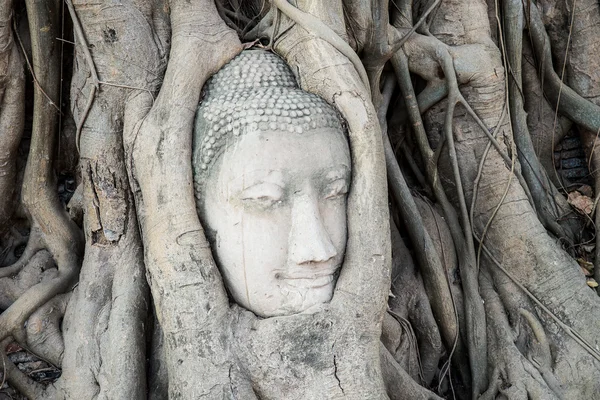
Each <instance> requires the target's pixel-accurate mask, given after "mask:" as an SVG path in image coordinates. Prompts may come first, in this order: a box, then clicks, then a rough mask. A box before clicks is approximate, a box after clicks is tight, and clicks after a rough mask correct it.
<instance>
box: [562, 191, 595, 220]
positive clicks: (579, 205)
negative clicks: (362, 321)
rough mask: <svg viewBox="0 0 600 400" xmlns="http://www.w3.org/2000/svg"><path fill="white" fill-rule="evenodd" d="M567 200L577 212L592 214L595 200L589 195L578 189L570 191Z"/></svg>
mask: <svg viewBox="0 0 600 400" xmlns="http://www.w3.org/2000/svg"><path fill="white" fill-rule="evenodd" d="M567 202H568V203H569V204H570V205H571V206H572V207H573V208H575V210H576V211H577V212H579V213H580V214H583V215H590V214H591V213H592V211H593V210H594V200H592V199H591V198H590V197H588V196H584V195H582V194H581V193H579V192H578V191H573V192H571V193H569V197H568V198H567Z"/></svg>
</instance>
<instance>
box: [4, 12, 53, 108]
mask: <svg viewBox="0 0 600 400" xmlns="http://www.w3.org/2000/svg"><path fill="white" fill-rule="evenodd" d="M13 27H14V30H15V36H16V37H17V41H18V42H19V47H20V48H21V51H22V52H23V57H25V62H26V63H27V68H28V69H29V72H30V73H31V77H32V78H33V83H35V86H36V87H37V88H38V89H39V90H40V92H42V94H43V95H44V97H45V98H46V99H47V100H48V103H50V105H52V107H54V108H56V111H58V112H59V114H60V113H61V111H60V108H59V107H58V106H57V105H56V103H55V102H54V100H52V99H51V98H50V96H48V94H47V93H46V92H45V91H44V88H43V87H42V85H40V82H39V81H38V79H37V77H36V76H35V72H34V71H33V66H32V65H31V62H30V60H29V57H28V56H27V52H26V51H25V46H23V42H22V41H21V36H20V35H19V31H18V30H17V23H16V21H13Z"/></svg>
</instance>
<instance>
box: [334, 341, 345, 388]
mask: <svg viewBox="0 0 600 400" xmlns="http://www.w3.org/2000/svg"><path fill="white" fill-rule="evenodd" d="M334 346H335V343H334V344H333V345H332V346H331V350H333V348H334ZM337 371H338V365H337V357H336V356H335V353H333V376H334V377H335V380H336V381H337V383H338V387H339V388H340V390H341V391H342V394H343V395H344V396H345V395H346V392H345V391H344V387H343V386H342V381H341V380H340V377H339V376H338V374H337Z"/></svg>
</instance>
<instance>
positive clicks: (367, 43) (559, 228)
mask: <svg viewBox="0 0 600 400" xmlns="http://www.w3.org/2000/svg"><path fill="white" fill-rule="evenodd" d="M588 3H589V4H588ZM599 26H600V7H599V6H598V4H597V2H595V1H592V0H589V1H584V0H580V1H571V0H569V1H567V2H560V1H553V0H538V1H535V2H525V3H524V2H521V1H513V0H495V1H491V0H488V1H487V2H486V1H484V0H468V1H464V0H445V1H439V0H435V1H422V0H400V1H395V2H388V1H366V0H329V1H322V0H294V1H288V0H271V1H258V0H245V1H240V0H190V1H186V2H183V1H164V0H118V1H114V2H110V3H93V2H89V1H86V0H66V1H65V2H64V4H63V3H61V2H58V1H40V0H18V1H17V0H15V1H5V2H4V3H3V4H2V5H0V267H1V268H0V310H3V312H2V314H0V341H1V342H2V346H3V347H2V349H1V350H2V351H0V356H2V360H3V363H4V364H3V365H5V368H4V369H3V372H2V381H6V382H7V383H8V385H7V386H6V387H5V386H3V387H1V388H0V393H2V392H6V393H8V394H9V395H11V396H24V397H25V398H30V399H44V398H49V399H111V400H112V399H145V398H150V399H163V398H172V399H199V398H210V399H222V398H227V399H234V398H241V399H281V398H285V399H323V398H327V399H336V398H350V399H386V398H389V399H393V400H396V399H420V398H423V399H438V398H461V399H476V398H480V397H481V398H486V399H488V398H489V399H492V398H502V399H504V398H508V399H521V398H543V399H554V398H557V399H593V398H595V397H596V396H595V393H597V392H598V391H599V390H600V352H599V351H598V348H599V346H600V339H599V337H600V336H599V335H598V333H599V332H600V308H597V307H599V306H600V300H599V299H598V294H597V293H596V290H594V289H593V288H594V287H596V286H597V283H596V282H597V281H599V280H600V267H596V268H595V269H594V268H593V266H594V265H598V263H600V242H598V240H599V239H598V238H599V237H600V235H597V234H596V232H595V230H596V228H595V227H596V226H599V224H600V217H599V215H600V214H597V213H595V205H596V203H597V200H598V194H597V191H598V185H599V184H600V175H598V173H597V170H598V168H600V164H599V162H600V158H599V157H600V156H599V155H598V154H599V153H598V150H597V145H598V144H600V142H598V132H600V103H599V101H600V100H598V99H599V98H600V94H599V93H598V88H600V76H598V72H597V71H598V66H599V65H600V59H599V58H598V57H600V52H598V51H594V50H593V49H595V46H597V43H600V41H598V38H599V37H600V36H599V35H600V33H599V32H596V31H597V30H598V29H599V28H598V27H599ZM252 46H254V47H262V48H266V49H267V50H268V51H273V52H275V53H276V54H278V55H279V56H280V57H281V58H283V60H285V62H286V63H287V64H288V65H289V67H290V68H291V70H292V72H293V74H294V75H295V77H296V79H297V81H298V84H299V86H300V87H301V89H303V90H305V91H308V92H311V93H314V94H316V95H318V96H320V97H321V98H322V99H324V100H325V101H327V102H328V103H329V104H330V105H332V106H334V107H335V108H336V109H337V110H338V111H339V113H340V114H341V116H342V117H343V119H344V121H345V128H346V129H347V131H348V142H349V145H350V151H351V157H352V185H351V189H350V193H349V196H348V203H347V227H348V242H347V246H346V252H345V256H344V262H343V266H342V268H341V273H340V275H339V278H338V279H337V283H336V286H335V291H334V294H333V298H332V299H331V301H330V302H328V303H324V304H321V305H319V306H318V307H316V308H315V309H314V310H312V309H311V311H310V312H302V313H298V314H293V315H286V316H282V317H270V318H261V317H259V316H257V315H255V314H254V313H253V312H251V311H249V310H246V309H245V308H243V307H242V306H240V305H236V304H235V302H234V301H233V299H232V297H231V296H230V294H229V292H228V291H227V288H226V285H225V282H224V280H223V278H222V276H221V272H220V270H219V266H218V265H217V262H215V258H214V256H213V253H212V252H211V246H210V245H209V242H208V240H207V239H206V237H205V231H204V228H205V227H206V226H204V227H203V223H202V222H201V220H200V218H199V216H198V211H197V210H196V201H195V198H194V185H193V176H194V174H193V171H194V170H195V169H196V168H199V167H200V166H198V165H194V163H193V161H192V148H193V142H192V135H193V130H194V118H195V115H196V110H197V108H198V105H199V104H200V103H201V102H202V90H203V87H204V85H205V83H206V82H207V80H208V79H209V78H210V77H211V76H212V75H213V74H215V73H216V72H217V71H218V70H219V69H221V68H222V67H223V66H224V65H225V64H226V63H228V62H229V61H230V60H231V59H233V58H234V57H235V56H236V55H238V54H239V53H240V52H241V51H243V50H244V49H245V48H248V47H252ZM571 126H572V128H571ZM568 132H570V133H568ZM567 133H568V134H569V135H580V136H581V140H582V142H583V144H584V149H585V151H586V157H587V162H588V165H589V168H590V173H591V177H592V180H591V182H590V183H592V186H593V188H592V189H593V190H594V192H595V193H596V195H595V196H594V195H593V194H592V193H591V192H587V191H586V190H587V189H585V188H581V187H578V188H577V189H578V190H579V191H580V192H581V193H579V192H578V194H579V197H578V198H579V201H583V202H584V203H583V204H584V205H581V204H582V203H577V202H574V201H573V199H574V198H575V197H577V196H576V195H575V194H574V193H569V191H572V190H573V188H565V187H562V186H561V185H562V181H561V180H560V179H559V176H558V175H559V174H558V173H557V171H556V170H555V167H554V150H555V148H556V146H557V145H558V144H559V142H560V141H561V140H562V137H563V136H565V135H566V134H567ZM313 156H314V157H318V156H320V155H318V154H315V155H313ZM72 160H76V164H77V165H76V166H75V165H73V164H74V163H73V161H72ZM73 181H74V182H75V184H73V185H72V186H73V187H70V186H69V185H71V184H70V183H69V182H73ZM557 185H558V186H557ZM75 189H76V190H75ZM567 198H568V199H569V202H570V203H571V204H572V205H569V204H568V202H567ZM585 202H587V203H585ZM585 204H587V206H588V208H587V209H586V208H585ZM576 260H577V261H576ZM594 276H595V279H594ZM28 357H29V358H28ZM24 359H27V360H30V361H23V360H24ZM31 360H33V361H31ZM32 362H34V363H35V362H37V364H35V366H36V368H37V370H43V371H53V372H52V373H53V374H54V375H52V376H50V375H48V374H47V375H45V376H46V377H44V376H42V375H40V374H39V373H37V372H36V371H31V370H28V369H27V368H33V367H31V366H32V365H34V364H31V363H32ZM28 363H29V364H28ZM34 369H35V368H34ZM22 370H23V371H26V372H28V373H24V372H23V371H22Z"/></svg>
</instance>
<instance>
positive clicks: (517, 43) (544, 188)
mask: <svg viewBox="0 0 600 400" xmlns="http://www.w3.org/2000/svg"><path fill="white" fill-rule="evenodd" d="M503 4H504V33H505V36H506V52H505V53H504V54H505V58H506V60H507V63H508V69H509V72H510V73H509V74H507V77H508V80H509V85H508V93H509V100H508V104H509V109H510V116H511V121H512V130H513V137H514V140H515V143H516V145H517V150H518V151H517V154H518V157H519V161H520V164H521V168H522V170H523V176H524V177H525V181H526V182H527V187H528V188H529V190H530V191H531V194H532V197H533V200H534V202H535V205H536V211H537V213H538V215H539V217H540V221H541V222H542V224H543V225H544V226H545V227H546V228H547V229H548V230H550V231H551V232H552V233H553V234H554V235H556V236H557V237H559V238H565V239H567V240H569V241H570V242H573V240H574V239H575V232H571V231H570V230H569V229H568V225H567V226H561V225H560V224H559V223H558V222H557V220H559V218H560V217H562V215H559V210H558V207H557V206H556V203H555V200H554V198H555V196H556V195H557V194H558V193H557V190H556V188H555V187H554V185H553V184H552V182H551V181H550V179H549V178H548V176H547V174H546V172H545V171H544V169H543V168H542V166H541V164H540V162H539V159H538V157H537V155H536V154H535V151H534V149H533V143H532V141H531V136H530V134H529V129H528V126H527V120H526V114H525V109H524V97H523V96H524V95H523V78H522V73H521V68H522V67H521V66H522V41H523V4H522V3H521V1H519V0H511V1H505V2H504V3H503ZM500 36H502V35H500Z"/></svg>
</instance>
